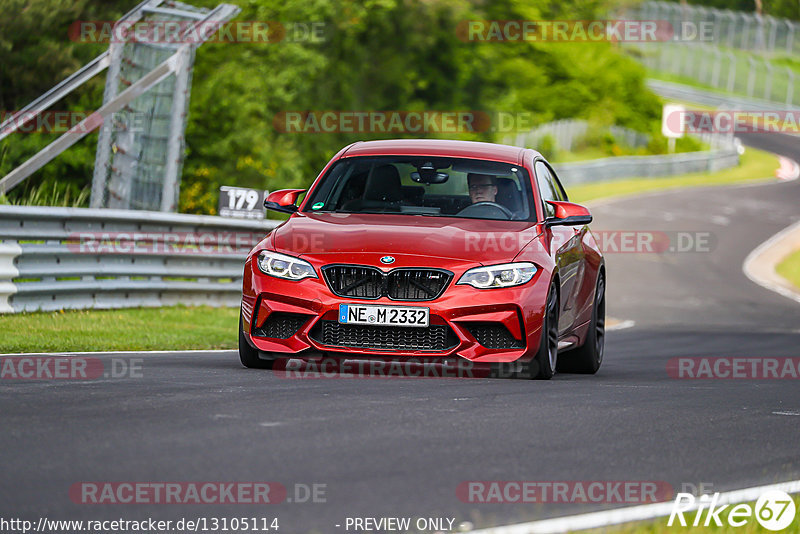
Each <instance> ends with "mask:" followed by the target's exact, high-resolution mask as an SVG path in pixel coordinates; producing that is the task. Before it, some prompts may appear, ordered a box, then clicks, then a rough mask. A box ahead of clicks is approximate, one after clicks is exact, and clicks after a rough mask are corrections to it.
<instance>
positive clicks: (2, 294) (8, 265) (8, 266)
mask: <svg viewBox="0 0 800 534" xmlns="http://www.w3.org/2000/svg"><path fill="white" fill-rule="evenodd" d="M21 253H22V249H21V248H20V246H19V245H17V244H16V243H0V313H13V312H14V308H12V307H11V303H10V302H9V301H8V299H9V298H11V296H12V295H14V293H16V292H17V286H15V285H14V278H16V277H17V276H19V270H18V269H17V267H16V266H15V265H14V260H15V259H16V258H17V257H18V256H19V255H20V254H21Z"/></svg>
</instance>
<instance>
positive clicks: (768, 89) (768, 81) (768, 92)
mask: <svg viewBox="0 0 800 534" xmlns="http://www.w3.org/2000/svg"><path fill="white" fill-rule="evenodd" d="M764 66H765V67H766V68H767V75H766V77H765V79H764V100H772V74H773V73H772V63H770V62H769V61H767V60H766V59H765V60H764Z"/></svg>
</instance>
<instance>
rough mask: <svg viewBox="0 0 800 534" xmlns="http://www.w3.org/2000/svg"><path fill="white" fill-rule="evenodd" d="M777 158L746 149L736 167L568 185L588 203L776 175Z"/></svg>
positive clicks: (571, 192)
mask: <svg viewBox="0 0 800 534" xmlns="http://www.w3.org/2000/svg"><path fill="white" fill-rule="evenodd" d="M777 168H778V159H777V157H776V156H775V155H774V154H771V153H769V152H764V151H762V150H756V149H754V148H749V147H748V148H747V150H746V151H745V153H744V154H743V155H742V157H741V161H740V163H739V166H738V167H733V168H731V169H725V170H722V171H718V172H698V173H692V174H684V175H681V176H665V177H663V178H628V179H625V180H616V181H613V182H602V183H596V184H585V185H574V186H570V187H567V188H566V189H567V193H568V194H569V199H570V201H572V202H578V203H581V202H587V201H590V200H597V199H599V198H606V197H615V196H621V195H630V194H634V193H644V192H647V191H657V190H662V189H674V188H678V187H690V186H708V185H730V184H736V183H740V182H747V181H750V180H759V179H764V178H768V177H772V176H775V170H776V169H777Z"/></svg>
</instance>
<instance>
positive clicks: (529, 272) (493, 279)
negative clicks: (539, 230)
mask: <svg viewBox="0 0 800 534" xmlns="http://www.w3.org/2000/svg"><path fill="white" fill-rule="evenodd" d="M534 274H536V266H535V265H534V264H532V263H528V262H523V263H504V264H503V265H489V266H488V267H476V268H474V269H470V270H469V271H467V272H465V273H464V274H463V275H462V276H461V278H459V280H458V282H457V284H467V285H471V286H472V287H476V288H478V289H492V288H495V287H512V286H521V285H522V284H525V283H528V282H530V280H531V278H533V275H534Z"/></svg>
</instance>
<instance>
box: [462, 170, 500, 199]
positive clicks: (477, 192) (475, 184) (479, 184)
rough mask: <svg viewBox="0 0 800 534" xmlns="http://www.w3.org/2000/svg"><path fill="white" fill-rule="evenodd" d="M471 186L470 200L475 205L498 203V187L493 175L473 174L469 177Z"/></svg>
mask: <svg viewBox="0 0 800 534" xmlns="http://www.w3.org/2000/svg"><path fill="white" fill-rule="evenodd" d="M467 183H468V184H469V198H470V200H471V201H472V203H473V204H477V203H478V202H497V201H496V200H495V197H496V196H497V185H496V184H495V181H494V176H492V175H491V174H478V173H474V172H471V173H469V174H468V175H467Z"/></svg>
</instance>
